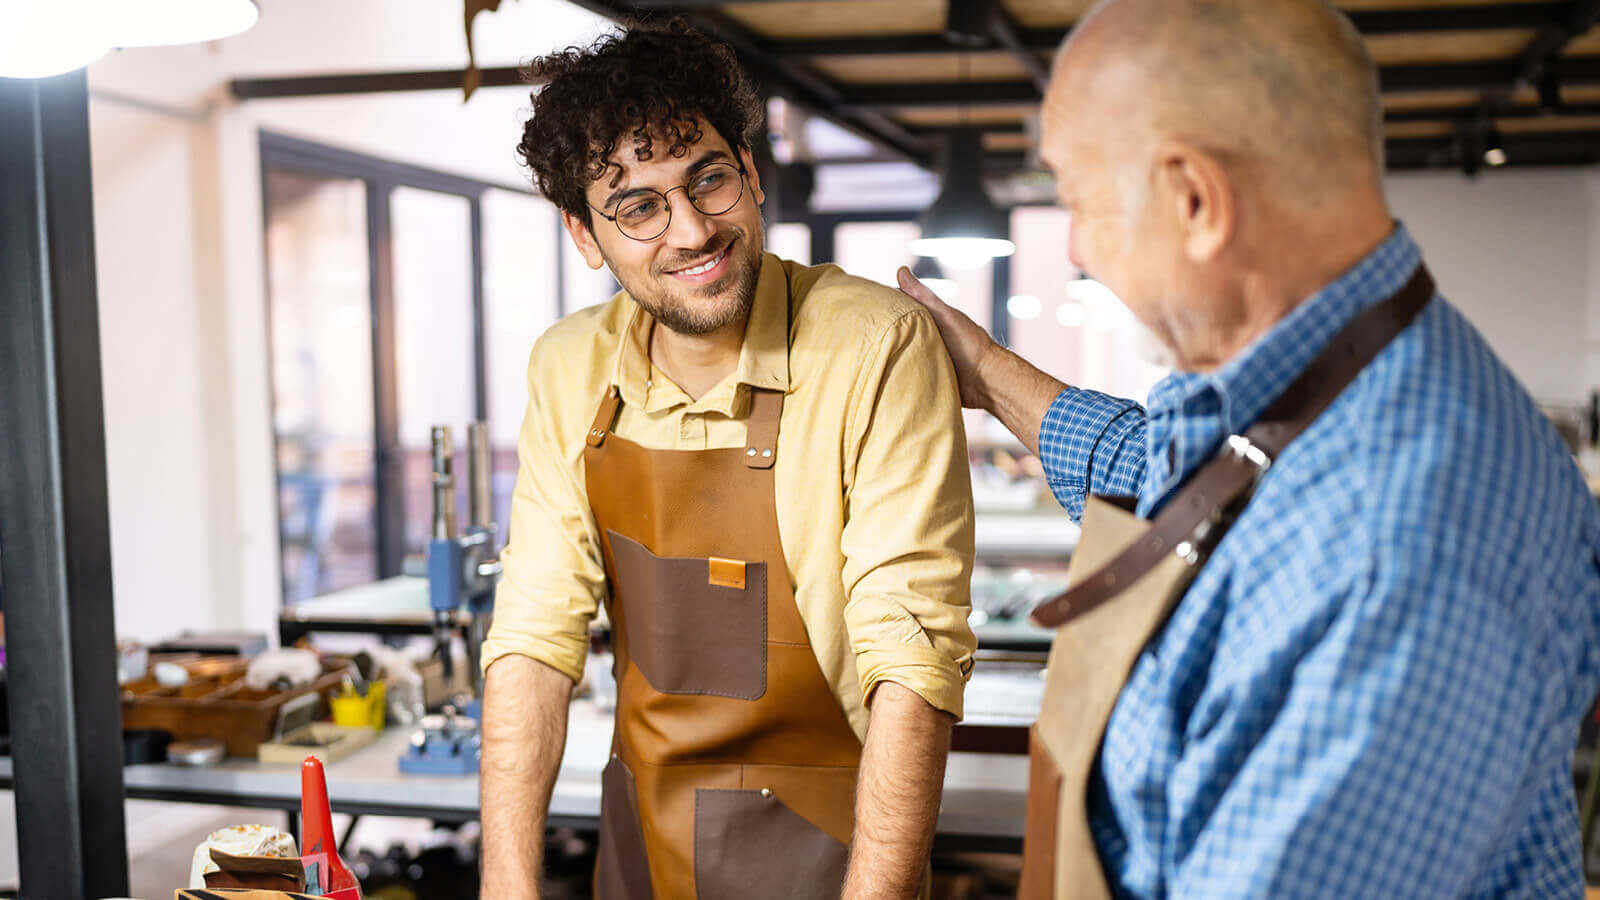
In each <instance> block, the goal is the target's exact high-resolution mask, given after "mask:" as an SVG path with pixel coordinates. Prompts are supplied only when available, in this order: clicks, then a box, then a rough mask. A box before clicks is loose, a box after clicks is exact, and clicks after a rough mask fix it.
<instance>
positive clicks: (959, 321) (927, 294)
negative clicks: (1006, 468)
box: [898, 266, 1067, 456]
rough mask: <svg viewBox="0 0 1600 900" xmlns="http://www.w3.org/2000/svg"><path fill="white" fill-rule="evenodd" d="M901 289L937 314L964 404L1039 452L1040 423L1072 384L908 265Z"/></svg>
mask: <svg viewBox="0 0 1600 900" xmlns="http://www.w3.org/2000/svg"><path fill="white" fill-rule="evenodd" d="M898 277H899V280H900V290H902V291H904V292H906V293H907V294H909V295H910V296H911V299H913V300H915V301H917V302H918V303H921V304H922V305H923V306H924V307H926V308H927V310H928V312H930V313H932V314H933V321H934V324H936V325H938V326H939V336H940V337H942V338H944V345H945V349H947V350H949V351H950V361H951V362H953V363H955V367H956V380H957V381H958V382H959V383H960V385H961V405H962V406H965V407H967V408H968V409H981V410H985V411H987V412H988V413H989V414H990V415H992V416H994V417H995V418H996V419H999V420H1000V424H1002V425H1004V426H1006V428H1007V429H1009V430H1010V431H1011V433H1012V434H1014V435H1016V436H1017V440H1019V441H1021V442H1022V445H1023V446H1024V447H1027V448H1028V451H1029V452H1031V453H1033V454H1034V455H1035V456H1037V455H1038V454H1039V426H1040V425H1041V424H1043V422H1044V416H1045V413H1046V412H1048V411H1049V409H1050V404H1051V403H1052V402H1054V401H1055V399H1056V397H1058V396H1060V394H1061V392H1062V391H1064V390H1066V389H1067V386H1066V385H1065V384H1063V383H1061V382H1059V381H1057V380H1056V379H1054V378H1052V377H1050V376H1049V375H1048V374H1046V373H1044V372H1041V371H1040V370H1039V369H1037V368H1035V367H1034V366H1032V365H1030V364H1029V363H1028V361H1027V360H1025V359H1023V358H1022V357H1020V356H1018V355H1016V354H1015V353H1012V352H1011V351H1010V350H1007V349H1006V348H1004V347H1002V346H1000V344H999V343H997V342H996V341H995V340H994V338H991V337H989V333H988V332H987V331H984V330H983V327H982V326H980V325H979V324H978V323H977V322H974V321H972V320H971V319H969V318H967V316H966V315H965V314H963V313H962V312H961V311H960V310H958V309H956V308H955V307H953V306H951V305H949V304H947V303H945V302H944V301H942V300H940V299H939V298H938V297H937V296H935V295H934V293H933V291H930V290H928V288H927V286H925V285H924V284H923V283H922V282H920V281H918V280H917V279H916V276H914V275H912V274H911V270H910V269H907V268H906V267H905V266H901V267H900V271H899V273H898Z"/></svg>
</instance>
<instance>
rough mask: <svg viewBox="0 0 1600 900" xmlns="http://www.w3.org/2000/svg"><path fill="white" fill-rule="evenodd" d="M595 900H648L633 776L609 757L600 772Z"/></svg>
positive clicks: (619, 761) (647, 865) (646, 868)
mask: <svg viewBox="0 0 1600 900" xmlns="http://www.w3.org/2000/svg"><path fill="white" fill-rule="evenodd" d="M594 895H595V897H596V898H598V900H651V896H652V895H651V891H650V861H649V859H648V858H647V857H646V856H645V849H644V828H643V827H642V826H641V825H640V824H639V798H638V796H637V792H636V790H635V789H634V784H633V773H632V772H630V771H628V767H627V766H626V765H625V764H623V762H622V758H621V757H618V756H612V757H611V761H610V762H608V763H606V767H605V769H604V770H603V771H602V772H601V773H600V848H599V851H598V853H597V859H596V860H595V873H594Z"/></svg>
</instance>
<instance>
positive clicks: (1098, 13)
mask: <svg viewBox="0 0 1600 900" xmlns="http://www.w3.org/2000/svg"><path fill="white" fill-rule="evenodd" d="M1107 66H1113V67H1117V68H1120V69H1121V70H1122V71H1121V72H1120V77H1119V79H1117V80H1118V82H1119V86H1120V87H1121V88H1122V90H1123V91H1125V92H1126V93H1125V94H1124V96H1122V97H1116V96H1114V95H1113V92H1107V93H1090V94H1088V95H1086V96H1088V98H1089V99H1091V100H1094V101H1099V102H1100V103H1101V107H1102V108H1100V109H1094V110H1085V112H1088V113H1089V114H1091V115H1094V116H1095V117H1097V118H1098V117H1100V116H1101V115H1107V114H1109V115H1113V116H1116V117H1118V118H1120V119H1122V120H1123V121H1125V122H1128V124H1130V125H1137V126H1140V127H1142V128H1144V129H1148V136H1153V137H1156V138H1175V139H1178V140H1185V141H1190V142H1192V143H1194V144H1196V145H1198V146H1201V147H1205V148H1208V149H1211V150H1213V151H1215V152H1218V153H1219V154H1224V155H1232V156H1237V157H1240V158H1244V159H1249V160H1253V161H1256V162H1259V163H1260V164H1262V165H1263V166H1264V167H1265V168H1266V169H1267V170H1268V171H1269V172H1271V173H1274V174H1281V175H1283V176H1284V177H1285V178H1288V179H1291V180H1292V181H1293V182H1294V184H1293V186H1294V187H1296V188H1299V189H1301V190H1311V191H1318V190H1319V189H1320V188H1324V187H1326V186H1328V185H1329V184H1330V183H1334V184H1337V183H1340V182H1343V181H1347V180H1348V179H1350V178H1352V177H1373V178H1375V177H1376V176H1377V173H1379V172H1381V171H1382V167H1383V163H1382V152H1383V151H1382V146H1383V141H1382V127H1383V123H1382V118H1383V112H1382V106H1381V104H1380V100H1379V94H1378V77H1377V69H1376V68H1375V67H1374V66H1373V63H1372V57H1371V55H1370V54H1369V53H1368V51H1367V47H1366V43H1365V42H1364V41H1363V40H1362V39H1361V35H1360V34H1359V33H1358V32H1357V31H1356V30H1355V26H1353V25H1352V24H1351V23H1350V20H1349V19H1348V18H1346V17H1345V16H1344V15H1343V14H1341V13H1339V12H1338V11H1337V10H1335V9H1334V8H1333V7H1332V6H1331V5H1329V4H1327V3H1325V2H1323V0H1104V2H1101V3H1099V4H1097V5H1096V6H1095V7H1094V8H1093V9H1092V10H1091V11H1090V13H1089V14H1088V15H1087V16H1086V17H1085V18H1084V20H1083V21H1082V22H1081V23H1080V24H1079V27H1078V28H1077V29H1076V30H1075V31H1074V32H1073V34H1072V36H1071V37H1070V39H1069V40H1068V41H1067V43H1066V44H1065V45H1064V46H1063V47H1062V50H1061V53H1060V54H1059V56H1058V57H1057V61H1056V77H1055V79H1054V80H1053V83H1052V89H1051V98H1050V100H1051V101H1059V100H1060V99H1063V98H1064V97H1068V96H1072V95H1078V94H1080V92H1079V86H1081V85H1082V84H1083V83H1084V82H1085V81H1086V80H1093V79H1094V78H1095V73H1096V72H1097V71H1101V70H1103V69H1104V68H1105V67H1107ZM1130 117H1131V119H1133V120H1134V121H1128V120H1129V119H1130Z"/></svg>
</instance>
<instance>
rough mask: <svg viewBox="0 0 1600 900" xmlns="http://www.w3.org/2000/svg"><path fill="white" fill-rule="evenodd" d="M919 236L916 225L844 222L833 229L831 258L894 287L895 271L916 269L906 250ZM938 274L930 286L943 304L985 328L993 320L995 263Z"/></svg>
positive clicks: (914, 259)
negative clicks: (904, 268) (952, 307)
mask: <svg viewBox="0 0 1600 900" xmlns="http://www.w3.org/2000/svg"><path fill="white" fill-rule="evenodd" d="M921 236H922V229H921V228H920V227H918V225H917V223H915V222H846V223H843V224H841V225H840V226H839V227H837V228H835V229H834V232H833V246H834V255H835V256H837V257H838V263H839V267H840V268H842V269H844V270H845V271H846V272H849V273H850V274H852V275H859V276H860V277H862V278H870V279H872V280H873V281H876V282H879V283H880V284H886V285H889V286H890V287H894V286H895V284H896V282H895V272H896V271H897V270H899V268H900V267H901V266H911V267H912V268H913V269H915V268H916V266H917V264H918V262H919V257H917V256H915V255H914V254H912V252H911V251H910V250H909V249H908V248H909V247H910V245H911V242H912V241H914V240H916V239H917V238H918V237H921ZM924 265H927V263H924ZM938 274H939V275H940V276H941V278H940V279H938V280H937V281H936V283H935V284H934V285H933V287H934V288H935V290H936V292H937V293H938V294H939V295H940V296H941V297H943V298H944V301H945V302H946V303H949V304H950V305H951V306H954V307H955V308H957V309H959V310H961V311H962V312H964V313H966V314H967V315H968V316H970V317H971V318H972V320H973V321H974V322H977V323H978V324H979V325H982V326H983V327H984V328H988V327H989V324H990V322H992V321H993V320H994V313H993V310H992V299H993V297H994V264H993V263H987V262H986V263H984V264H983V265H981V266H977V267H973V268H963V269H956V268H944V267H939V269H938ZM924 280H927V277H926V276H924ZM938 282H943V283H938Z"/></svg>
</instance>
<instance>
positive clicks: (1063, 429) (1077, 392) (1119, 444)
mask: <svg viewBox="0 0 1600 900" xmlns="http://www.w3.org/2000/svg"><path fill="white" fill-rule="evenodd" d="M1144 461H1145V412H1144V407H1142V406H1140V405H1139V404H1137V403H1134V402H1133V401H1131V400H1123V399H1122V398H1120V397H1112V396H1110V395H1109V394H1102V393H1099V392H1098V391H1086V390H1082V389H1081V388H1071V387H1069V388H1067V389H1066V390H1064V391H1062V392H1061V393H1060V394H1057V395H1056V399H1055V400H1054V401H1053V402H1052V403H1051V404H1050V409H1049V411H1048V412H1046V413H1045V416H1044V421H1043V422H1042V423H1041V424H1040V426H1039V462H1040V463H1041V464H1042V465H1043V466H1044V475H1045V481H1046V482H1048V483H1049V485H1050V492H1051V493H1052V494H1054V495H1055V498H1056V502H1057V503H1060V504H1061V507H1062V508H1063V509H1065V510H1066V511H1067V515H1069V516H1071V517H1072V519H1073V521H1077V520H1079V519H1081V518H1083V504H1084V497H1086V496H1087V495H1088V494H1089V493H1090V492H1091V491H1092V492H1094V493H1095V494H1097V495H1101V496H1123V497H1131V496H1135V495H1137V494H1138V493H1139V483H1140V482H1141V481H1142V480H1143V479H1144Z"/></svg>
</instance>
